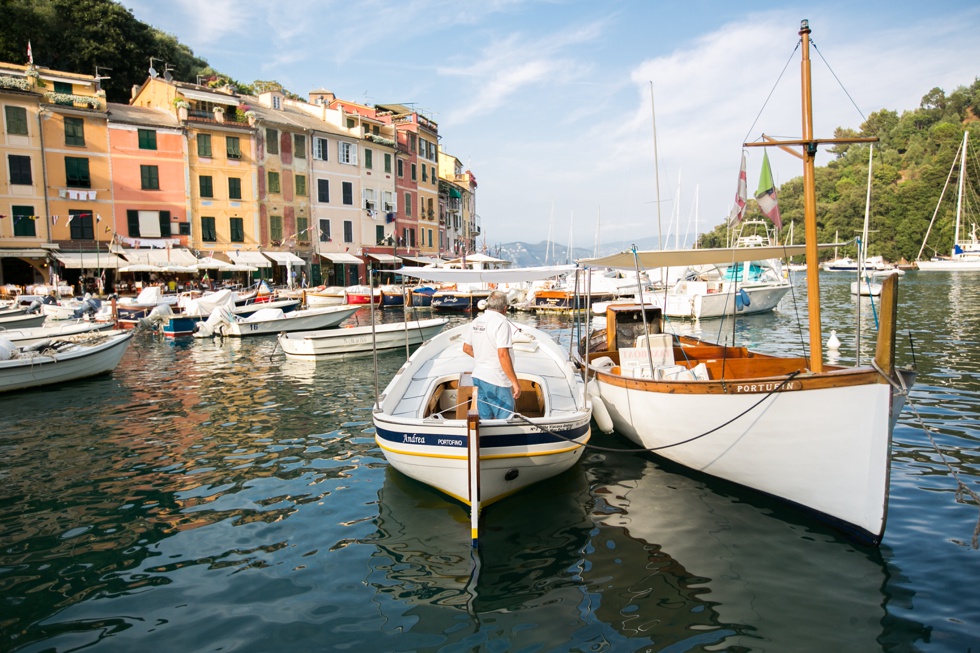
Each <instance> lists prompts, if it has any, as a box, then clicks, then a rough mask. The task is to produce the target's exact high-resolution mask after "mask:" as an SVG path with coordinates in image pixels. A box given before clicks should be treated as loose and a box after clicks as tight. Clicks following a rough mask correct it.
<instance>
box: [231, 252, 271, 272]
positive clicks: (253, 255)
mask: <svg viewBox="0 0 980 653" xmlns="http://www.w3.org/2000/svg"><path fill="white" fill-rule="evenodd" d="M225 254H226V255H227V256H228V258H229V259H231V262H232V263H235V264H237V265H254V266H255V267H257V268H271V267H272V262H271V261H270V260H269V259H267V258H266V257H264V256H262V253H261V252H252V251H246V252H240V251H235V250H229V251H227V252H225Z"/></svg>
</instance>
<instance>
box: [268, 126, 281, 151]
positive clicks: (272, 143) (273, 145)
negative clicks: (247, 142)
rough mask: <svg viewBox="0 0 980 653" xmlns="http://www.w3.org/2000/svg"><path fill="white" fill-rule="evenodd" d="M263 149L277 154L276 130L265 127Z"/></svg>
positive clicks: (277, 136) (277, 134) (277, 133)
mask: <svg viewBox="0 0 980 653" xmlns="http://www.w3.org/2000/svg"><path fill="white" fill-rule="evenodd" d="M265 151H266V152H268V153H269V154H279V132H278V131H277V130H275V129H269V128H266V130H265Z"/></svg>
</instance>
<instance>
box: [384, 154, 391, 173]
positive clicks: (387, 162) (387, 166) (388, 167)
mask: <svg viewBox="0 0 980 653" xmlns="http://www.w3.org/2000/svg"><path fill="white" fill-rule="evenodd" d="M385 172H387V173H390V172H391V153H389V152H385Z"/></svg>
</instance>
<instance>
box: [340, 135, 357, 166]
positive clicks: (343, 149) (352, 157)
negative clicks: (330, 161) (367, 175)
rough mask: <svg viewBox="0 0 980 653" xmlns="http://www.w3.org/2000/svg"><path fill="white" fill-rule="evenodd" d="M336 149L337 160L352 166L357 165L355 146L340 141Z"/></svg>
mask: <svg viewBox="0 0 980 653" xmlns="http://www.w3.org/2000/svg"><path fill="white" fill-rule="evenodd" d="M337 147H338V150H337V153H338V158H339V160H340V162H341V163H346V164H348V165H352V166H356V165H357V146H356V145H354V144H353V143H345V142H344V141H340V142H339V143H337Z"/></svg>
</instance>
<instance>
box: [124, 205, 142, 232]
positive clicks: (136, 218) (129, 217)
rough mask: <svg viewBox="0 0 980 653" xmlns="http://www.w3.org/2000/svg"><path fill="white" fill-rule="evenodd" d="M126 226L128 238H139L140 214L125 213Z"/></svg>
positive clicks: (137, 212)
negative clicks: (127, 227)
mask: <svg viewBox="0 0 980 653" xmlns="http://www.w3.org/2000/svg"><path fill="white" fill-rule="evenodd" d="M126 224H127V225H128V226H129V237H130V238H139V236H140V212H139V211H135V210H132V209H130V210H127V211H126Z"/></svg>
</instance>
